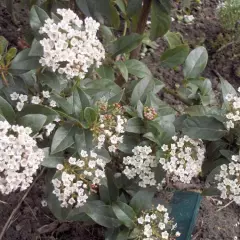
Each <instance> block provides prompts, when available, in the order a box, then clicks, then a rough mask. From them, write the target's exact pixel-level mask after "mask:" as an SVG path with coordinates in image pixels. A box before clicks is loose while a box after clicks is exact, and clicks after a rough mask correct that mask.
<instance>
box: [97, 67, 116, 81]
mask: <svg viewBox="0 0 240 240" xmlns="http://www.w3.org/2000/svg"><path fill="white" fill-rule="evenodd" d="M97 73H98V74H99V75H100V77H101V78H107V79H111V80H112V81H114V80H115V77H114V71H113V68H112V67H110V66H104V65H102V66H101V67H100V68H98V69H97Z"/></svg>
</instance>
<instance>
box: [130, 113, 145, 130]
mask: <svg viewBox="0 0 240 240" xmlns="http://www.w3.org/2000/svg"><path fill="white" fill-rule="evenodd" d="M126 131H127V132H131V133H144V123H143V121H142V120H141V119H140V118H138V117H134V118H131V119H129V120H128V122H127V127H126Z"/></svg>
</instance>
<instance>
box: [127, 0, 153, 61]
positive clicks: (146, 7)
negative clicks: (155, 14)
mask: <svg viewBox="0 0 240 240" xmlns="http://www.w3.org/2000/svg"><path fill="white" fill-rule="evenodd" d="M151 4H152V0H143V6H142V11H141V14H140V18H139V22H138V25H137V29H136V33H138V34H141V35H142V34H143V33H144V31H145V28H146V25H147V20H148V15H149V13H150V9H151ZM141 47H142V45H141V44H140V45H139V46H138V47H137V48H136V49H134V50H133V51H132V52H131V54H130V58H131V59H137V58H138V56H139V53H140V50H141Z"/></svg>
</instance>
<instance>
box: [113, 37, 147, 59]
mask: <svg viewBox="0 0 240 240" xmlns="http://www.w3.org/2000/svg"><path fill="white" fill-rule="evenodd" d="M142 40H143V36H142V35H139V34H137V33H132V34H130V35H128V36H122V37H120V38H118V39H117V40H116V41H114V42H112V43H111V44H110V45H109V51H110V53H111V54H112V55H113V57H116V56H117V55H119V54H123V53H129V52H131V51H132V50H133V49H135V48H137V47H138V45H139V44H140V43H141V42H142Z"/></svg>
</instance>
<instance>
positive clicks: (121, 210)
mask: <svg viewBox="0 0 240 240" xmlns="http://www.w3.org/2000/svg"><path fill="white" fill-rule="evenodd" d="M112 208H113V211H114V213H115V215H116V216H117V218H118V219H119V220H120V221H121V222H122V223H123V224H124V225H125V226H126V227H128V228H133V227H134V220H135V218H136V214H135V212H134V210H133V209H132V208H131V207H130V206H129V205H127V204H126V203H123V202H120V201H117V202H116V203H114V204H112Z"/></svg>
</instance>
